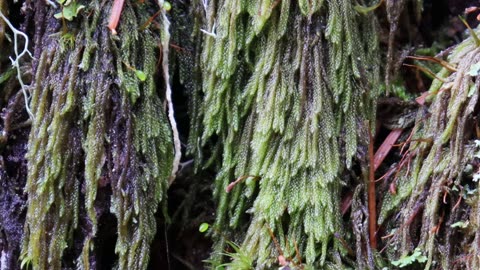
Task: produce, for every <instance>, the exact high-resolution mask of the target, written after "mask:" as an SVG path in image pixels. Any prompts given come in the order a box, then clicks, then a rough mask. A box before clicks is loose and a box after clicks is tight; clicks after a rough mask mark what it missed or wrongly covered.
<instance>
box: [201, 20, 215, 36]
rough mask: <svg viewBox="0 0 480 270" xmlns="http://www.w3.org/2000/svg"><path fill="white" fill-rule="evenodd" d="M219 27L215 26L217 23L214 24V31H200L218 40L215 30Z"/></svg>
mask: <svg viewBox="0 0 480 270" xmlns="http://www.w3.org/2000/svg"><path fill="white" fill-rule="evenodd" d="M216 27H217V26H216V25H215V22H213V26H212V31H210V32H209V31H207V30H203V29H200V31H202V33H204V34H206V35H208V36H211V37H213V38H217V34H216V33H215V28H216Z"/></svg>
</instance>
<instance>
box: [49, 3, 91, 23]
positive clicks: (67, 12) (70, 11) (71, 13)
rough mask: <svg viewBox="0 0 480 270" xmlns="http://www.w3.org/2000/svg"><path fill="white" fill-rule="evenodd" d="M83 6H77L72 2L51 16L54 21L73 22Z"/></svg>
mask: <svg viewBox="0 0 480 270" xmlns="http://www.w3.org/2000/svg"><path fill="white" fill-rule="evenodd" d="M84 8H85V6H84V5H79V4H78V3H77V2H72V3H70V4H69V5H67V6H63V9H62V12H59V13H57V14H55V15H53V16H54V17H55V18H56V19H61V18H65V20H67V21H71V20H73V18H75V17H77V15H78V13H79V12H80V10H82V9H84Z"/></svg>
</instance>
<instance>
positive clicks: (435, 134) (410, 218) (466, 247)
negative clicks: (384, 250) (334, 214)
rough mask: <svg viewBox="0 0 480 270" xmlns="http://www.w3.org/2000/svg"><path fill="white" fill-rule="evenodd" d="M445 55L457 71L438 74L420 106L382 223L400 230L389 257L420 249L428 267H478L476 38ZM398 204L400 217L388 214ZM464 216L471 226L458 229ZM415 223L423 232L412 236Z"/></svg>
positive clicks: (387, 197)
mask: <svg viewBox="0 0 480 270" xmlns="http://www.w3.org/2000/svg"><path fill="white" fill-rule="evenodd" d="M447 61H448V62H449V64H450V65H451V66H454V67H456V70H455V71H450V70H448V69H446V68H443V69H442V70H441V71H439V72H438V73H437V75H436V77H437V79H435V80H434V81H433V83H432V85H431V87H430V89H429V95H428V96H427V97H426V101H427V103H426V104H427V108H428V111H427V110H426V109H423V108H422V109H421V110H419V112H418V115H417V121H416V125H415V128H414V129H413V131H412V133H413V139H412V142H411V144H410V147H409V150H408V151H407V152H406V154H405V155H407V156H408V157H407V158H406V159H405V160H406V161H407V162H408V165H407V164H406V163H405V165H404V166H403V168H402V169H401V170H400V173H399V178H398V189H397V194H396V195H393V194H390V193H388V194H386V195H385V198H384V203H383V206H382V209H381V213H380V217H379V223H380V224H383V226H385V227H386V228H388V230H391V231H392V232H394V236H395V237H394V238H393V240H391V241H390V242H389V245H390V247H389V250H390V257H391V261H393V260H396V259H398V258H399V257H401V256H403V255H407V254H409V253H411V252H412V251H413V250H415V249H419V250H421V251H422V252H424V254H426V256H427V258H428V260H427V261H426V263H425V265H424V267H425V269H430V268H442V269H454V268H466V269H477V268H479V267H480V261H479V260H478V256H477V255H476V254H479V253H478V252H479V251H480V246H479V244H478V241H477V240H474V239H479V237H480V233H479V231H478V220H479V219H478V217H479V215H478V213H479V212H478V209H480V207H479V206H480V200H479V196H478V182H476V181H475V180H474V177H473V176H472V173H471V172H470V173H469V172H468V170H467V168H468V167H472V164H474V163H475V162H474V159H475V157H474V156H475V154H476V153H477V152H478V148H477V147H476V146H475V143H474V138H476V135H475V128H474V127H475V126H476V125H477V126H478V121H477V120H475V118H474V116H475V115H478V97H479V93H480V92H479V88H480V81H479V80H478V78H477V76H478V74H475V72H476V70H475V65H476V64H477V63H479V62H480V53H479V49H478V47H477V45H476V44H475V42H474V40H473V39H472V38H468V39H466V40H465V41H463V42H462V43H460V44H458V45H457V46H456V47H455V48H454V49H453V50H452V52H451V53H450V55H449V56H448V59H447ZM440 79H441V80H440ZM477 169H478V168H477ZM472 191H474V192H472ZM394 211H396V212H398V213H397V216H398V217H399V219H398V220H397V219H388V217H389V216H390V215H391V214H392V213H393V212H394ZM462 220H463V222H467V223H469V224H471V225H472V227H469V226H467V229H465V230H463V231H462V232H459V231H457V229H456V228H455V226H453V224H455V223H456V222H459V221H462ZM414 224H415V225H414ZM414 226H415V227H414ZM417 227H418V228H419V231H418V235H414V234H413V235H412V231H413V230H414V229H415V228H417ZM454 235H456V236H455V237H454ZM460 236H461V237H460ZM442 246H443V247H449V248H448V251H446V252H445V251H444V250H443V248H439V247H442ZM469 257H471V258H470V259H466V258H469Z"/></svg>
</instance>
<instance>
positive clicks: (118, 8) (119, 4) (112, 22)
mask: <svg viewBox="0 0 480 270" xmlns="http://www.w3.org/2000/svg"><path fill="white" fill-rule="evenodd" d="M124 2H125V0H114V1H113V5H112V10H111V12H110V19H109V20H108V29H110V31H112V34H114V35H116V34H117V31H116V30H115V29H117V25H118V21H119V20H120V14H122V9H123V4H124Z"/></svg>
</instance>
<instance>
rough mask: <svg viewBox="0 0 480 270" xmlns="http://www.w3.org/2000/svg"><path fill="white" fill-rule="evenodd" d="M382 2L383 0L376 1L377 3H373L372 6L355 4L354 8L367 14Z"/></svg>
mask: <svg viewBox="0 0 480 270" xmlns="http://www.w3.org/2000/svg"><path fill="white" fill-rule="evenodd" d="M382 2H383V1H382V0H379V1H378V3H376V4H375V5H373V6H371V7H366V6H362V5H356V6H354V8H355V10H356V11H357V12H359V13H363V14H367V13H368V12H370V11H373V10H375V9H376V8H378V7H379V6H380V5H381V4H382Z"/></svg>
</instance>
